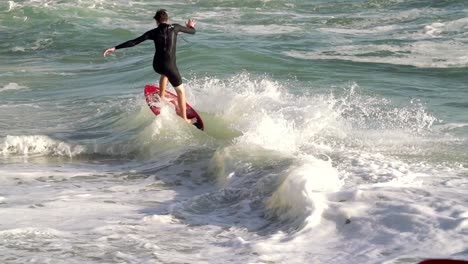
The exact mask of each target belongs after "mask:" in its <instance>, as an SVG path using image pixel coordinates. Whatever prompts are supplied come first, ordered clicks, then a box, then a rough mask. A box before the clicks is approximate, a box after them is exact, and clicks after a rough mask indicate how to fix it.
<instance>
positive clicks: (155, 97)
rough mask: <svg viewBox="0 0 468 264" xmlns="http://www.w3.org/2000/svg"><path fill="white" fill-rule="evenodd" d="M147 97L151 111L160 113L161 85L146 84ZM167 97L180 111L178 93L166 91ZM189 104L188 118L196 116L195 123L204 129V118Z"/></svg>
mask: <svg viewBox="0 0 468 264" xmlns="http://www.w3.org/2000/svg"><path fill="white" fill-rule="evenodd" d="M145 98H146V102H147V103H148V106H149V107H150V109H151V111H152V112H153V113H154V114H155V115H159V114H160V113H161V98H160V97H159V87H156V86H154V85H150V84H147V85H146V86H145ZM166 98H167V100H168V101H169V102H170V103H171V104H173V105H174V106H175V110H176V113H177V114H178V113H179V111H180V110H179V106H178V105H177V95H175V94H173V93H171V92H169V91H166ZM186 106H187V118H189V119H192V118H196V119H197V121H196V122H195V123H194V124H193V125H194V126H196V127H197V128H198V129H200V130H203V128H204V127H203V120H202V119H201V117H200V115H198V113H197V112H196V111H195V109H193V108H192V106H190V105H189V104H188V103H186Z"/></svg>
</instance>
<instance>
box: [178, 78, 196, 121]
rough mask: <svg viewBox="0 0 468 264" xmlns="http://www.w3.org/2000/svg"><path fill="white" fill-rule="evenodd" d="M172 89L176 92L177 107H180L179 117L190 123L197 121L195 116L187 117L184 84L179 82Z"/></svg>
mask: <svg viewBox="0 0 468 264" xmlns="http://www.w3.org/2000/svg"><path fill="white" fill-rule="evenodd" d="M174 89H175V90H176V93H177V102H178V105H179V109H180V113H179V114H180V117H182V118H183V119H185V121H187V122H189V123H191V124H193V123H195V122H197V119H196V118H192V119H188V118H187V105H186V100H185V88H184V85H183V84H181V85H179V86H177V87H174Z"/></svg>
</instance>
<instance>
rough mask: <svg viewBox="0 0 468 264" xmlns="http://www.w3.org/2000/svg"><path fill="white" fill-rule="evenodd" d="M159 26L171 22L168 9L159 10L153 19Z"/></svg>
mask: <svg viewBox="0 0 468 264" xmlns="http://www.w3.org/2000/svg"><path fill="white" fill-rule="evenodd" d="M153 18H154V19H155V20H156V22H157V23H158V24H160V23H166V22H167V21H168V20H169V16H168V15H167V11H166V9H159V10H158V11H157V12H156V15H154V17H153Z"/></svg>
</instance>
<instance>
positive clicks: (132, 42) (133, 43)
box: [103, 31, 150, 57]
mask: <svg viewBox="0 0 468 264" xmlns="http://www.w3.org/2000/svg"><path fill="white" fill-rule="evenodd" d="M149 36H150V34H149V31H148V32H146V33H145V34H143V35H141V36H139V37H138V38H136V39H132V40H129V41H125V42H124V43H122V44H119V45H117V46H115V47H112V48H109V49H106V50H105V51H104V54H103V55H104V57H105V56H107V55H109V54H110V53H112V52H114V51H115V50H118V49H123V48H130V47H133V46H136V45H138V44H140V43H141V42H143V41H145V40H147V39H149Z"/></svg>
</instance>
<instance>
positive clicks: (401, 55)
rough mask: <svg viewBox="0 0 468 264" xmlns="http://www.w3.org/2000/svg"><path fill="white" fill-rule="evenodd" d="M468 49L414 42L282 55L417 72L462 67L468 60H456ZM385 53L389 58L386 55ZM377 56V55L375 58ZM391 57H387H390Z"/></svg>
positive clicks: (444, 43) (451, 43)
mask: <svg viewBox="0 0 468 264" xmlns="http://www.w3.org/2000/svg"><path fill="white" fill-rule="evenodd" d="M460 50H468V46H467V45H466V44H464V43H462V42H460V41H456V40H446V41H440V42H437V43H436V42H431V41H416V42H414V43H412V44H404V45H401V46H396V45H385V44H381V45H347V46H346V45H345V46H336V47H335V48H333V49H330V50H329V49H322V50H318V51H310V52H307V51H306V52H304V51H288V52H284V54H285V55H287V56H290V57H293V58H298V59H307V60H348V61H355V62H371V63H387V64H396V65H411V66H416V67H421V68H426V67H429V68H451V67H466V66H467V65H468V56H467V55H462V56H460V52H459V51H460ZM386 53H389V54H386ZM379 54H381V55H379ZM390 54H391V55H390Z"/></svg>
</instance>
